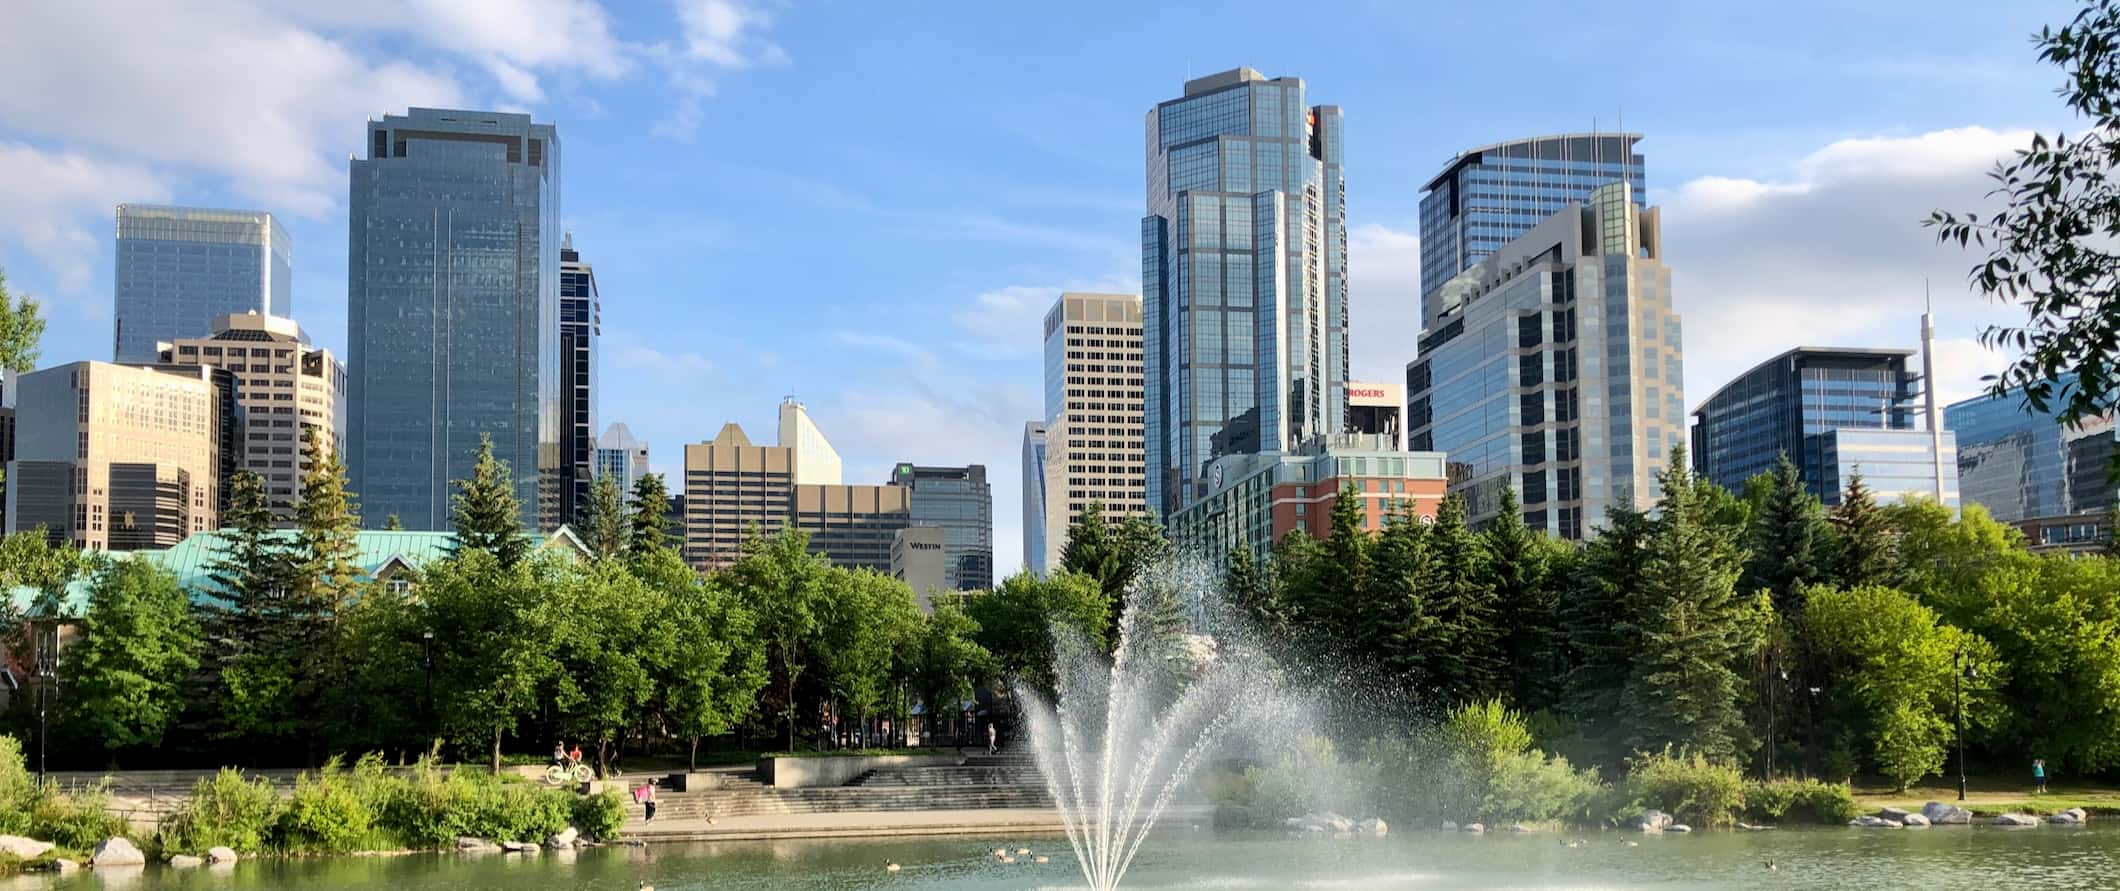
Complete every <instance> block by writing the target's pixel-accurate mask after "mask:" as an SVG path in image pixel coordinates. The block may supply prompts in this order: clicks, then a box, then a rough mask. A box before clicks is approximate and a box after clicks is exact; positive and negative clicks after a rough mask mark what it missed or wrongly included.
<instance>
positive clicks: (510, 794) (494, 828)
mask: <svg viewBox="0 0 2120 891" xmlns="http://www.w3.org/2000/svg"><path fill="white" fill-rule="evenodd" d="M450 786H451V790H450V791H451V795H450V798H451V801H450V809H449V815H450V820H449V825H450V827H451V832H450V835H451V836H452V837H453V836H458V835H473V836H477V837H479V838H490V839H494V840H497V841H541V840H543V839H544V838H545V837H546V836H549V835H551V834H553V833H555V832H558V831H560V830H562V829H565V828H567V820H568V819H569V818H570V817H572V816H573V808H572V804H571V799H572V797H573V795H572V793H569V792H565V791H560V790H553V789H543V788H539V787H537V786H533V785H530V784H527V783H504V782H497V781H494V780H492V779H490V778H485V777H476V778H474V777H471V776H469V775H466V774H455V775H452V776H451V777H450Z"/></svg>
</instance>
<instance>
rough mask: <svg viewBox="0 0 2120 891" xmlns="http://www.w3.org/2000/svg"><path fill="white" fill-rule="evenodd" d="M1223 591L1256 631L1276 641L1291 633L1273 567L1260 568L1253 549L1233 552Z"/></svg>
mask: <svg viewBox="0 0 2120 891" xmlns="http://www.w3.org/2000/svg"><path fill="white" fill-rule="evenodd" d="M1223 590H1225V591H1227V592H1228V595H1229V605H1230V606H1232V607H1235V608H1236V610H1237V613H1238V614H1239V615H1242V616H1243V617H1244V618H1245V619H1246V620H1247V621H1249V622H1251V625H1252V628H1253V629H1254V630H1256V631H1258V632H1260V633H1261V634H1264V635H1267V636H1269V637H1273V638H1280V637H1284V636H1286V634H1287V633H1288V614H1287V608H1286V606H1285V605H1284V604H1282V603H1281V592H1280V590H1279V586H1278V585H1276V584H1275V579H1274V577H1273V564H1272V563H1268V564H1267V565H1265V566H1260V565H1259V564H1258V563H1257V562H1256V561H1254V560H1252V558H1251V548H1250V547H1248V546H1246V545H1243V544H1239V545H1237V546H1236V547H1233V548H1230V549H1229V571H1228V574H1227V575H1226V576H1225V582H1224V584H1223Z"/></svg>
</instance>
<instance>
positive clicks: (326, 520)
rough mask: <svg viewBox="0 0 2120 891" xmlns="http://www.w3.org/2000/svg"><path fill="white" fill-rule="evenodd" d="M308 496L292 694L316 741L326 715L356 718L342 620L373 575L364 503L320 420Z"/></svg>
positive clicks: (310, 434) (310, 457) (308, 458)
mask: <svg viewBox="0 0 2120 891" xmlns="http://www.w3.org/2000/svg"><path fill="white" fill-rule="evenodd" d="M302 459H303V461H302V463H303V464H305V465H307V469H306V470H304V471H303V473H302V500H301V503H299V504H297V505H296V506H295V527H296V532H295V559H296V560H297V561H299V566H300V568H299V571H298V574H297V578H296V584H295V587H294V595H295V596H294V600H293V602H292V603H291V604H290V609H289V616H288V619H289V628H288V630H289V631H290V632H291V633H292V634H293V635H294V639H295V644H296V646H297V648H298V649H297V654H298V657H297V658H296V659H294V660H292V661H293V664H294V665H295V666H296V676H295V686H294V696H295V702H296V703H297V704H298V705H299V706H300V707H302V708H303V714H304V715H306V716H307V720H308V722H309V725H310V726H309V730H310V731H311V732H310V741H311V743H312V745H314V744H315V743H317V742H318V741H319V740H318V739H317V735H318V731H319V730H320V729H321V727H322V726H323V724H322V722H323V721H324V720H326V719H327V718H328V719H330V720H336V721H339V722H340V724H341V725H342V726H344V725H347V724H351V723H354V722H353V721H351V720H349V716H350V714H351V710H350V702H351V688H350V687H349V686H348V685H346V684H344V683H343V680H344V678H345V676H346V669H347V666H346V664H345V660H344V649H343V647H342V646H341V644H342V641H341V639H340V630H341V629H340V621H341V619H342V618H343V617H344V616H345V614H346V611H347V608H348V607H349V606H351V605H352V604H353V603H354V602H355V601H356V600H358V599H359V597H360V593H361V589H362V587H363V586H364V585H365V584H366V582H367V572H366V571H365V570H363V569H362V568H361V563H360V550H361V546H360V532H361V518H360V515H359V513H358V511H359V510H360V506H359V504H357V503H356V502H355V501H354V496H353V493H352V492H349V491H347V489H346V465H345V464H344V463H341V462H340V460H339V456H338V453H337V452H335V451H333V450H332V449H331V448H330V447H329V446H327V445H325V444H324V441H323V439H322V437H321V436H320V435H319V434H318V432H317V429H316V428H315V427H311V428H308V430H307V431H306V436H305V437H304V439H303V441H302Z"/></svg>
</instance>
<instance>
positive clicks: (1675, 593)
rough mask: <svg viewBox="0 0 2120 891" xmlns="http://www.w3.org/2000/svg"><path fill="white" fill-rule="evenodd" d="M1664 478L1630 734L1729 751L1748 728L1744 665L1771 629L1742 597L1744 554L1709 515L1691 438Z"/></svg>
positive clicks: (1660, 743) (1651, 543) (1635, 739)
mask: <svg viewBox="0 0 2120 891" xmlns="http://www.w3.org/2000/svg"><path fill="white" fill-rule="evenodd" d="M1658 480H1659V482H1660V483H1661V484H1662V488H1663V493H1664V494H1663V503H1662V504H1661V506H1660V509H1659V512H1658V516H1657V518H1656V521H1655V525H1654V529H1653V531H1652V532H1651V534H1650V536H1649V540H1648V553H1647V559H1646V560H1645V561H1644V563H1643V565H1642V574H1641V598H1642V606H1643V609H1642V610H1640V612H1639V613H1637V618H1638V619H1639V620H1641V621H1642V636H1641V650H1640V652H1639V653H1638V654H1637V655H1636V657H1635V660H1634V661H1635V669H1634V671H1633V673H1632V674H1631V675H1630V676H1629V677H1628V682H1627V684H1626V686H1625V687H1624V688H1623V690H1624V691H1625V699H1626V701H1625V702H1624V703H1623V706H1624V711H1623V714H1625V715H1626V723H1627V724H1628V726H1629V727H1630V732H1629V733H1628V734H1627V738H1626V739H1627V742H1628V744H1629V745H1630V746H1631V747H1633V748H1636V749H1642V750H1656V749H1661V748H1663V747H1664V746H1666V745H1675V746H1678V747H1679V748H1681V749H1684V750H1688V751H1693V752H1698V753H1701V754H1704V755H1707V756H1708V757H1711V758H1728V757H1731V756H1733V755H1735V754H1737V752H1738V749H1739V747H1740V744H1741V743H1742V742H1743V739H1742V737H1743V734H1744V713H1743V710H1742V708H1741V703H1740V702H1739V695H1740V692H1741V690H1742V685H1741V682H1740V680H1739V675H1738V668H1739V666H1741V665H1742V664H1743V663H1744V660H1745V659H1747V658H1748V657H1750V656H1751V655H1752V654H1753V653H1754V652H1755V651H1756V649H1757V646H1758V644H1759V642H1760V630H1761V629H1760V627H1759V626H1758V624H1757V618H1758V616H1757V615H1756V614H1755V613H1754V612H1753V607H1754V604H1753V603H1749V602H1747V601H1745V600H1743V599H1741V598H1739V597H1738V596H1737V591H1736V585H1737V575H1738V572H1739V569H1738V567H1740V566H1741V565H1742V561H1743V559H1744V554H1743V552H1742V551H1741V550H1740V549H1739V548H1738V547H1737V545H1736V542H1735V541H1734V540H1733V537H1732V535H1731V533H1730V532H1729V531H1728V530H1727V529H1724V528H1722V527H1721V526H1719V525H1718V524H1717V523H1716V522H1715V519H1714V518H1713V517H1712V516H1710V515H1709V509H1710V505H1709V502H1708V500H1707V499H1706V498H1704V497H1703V492H1702V491H1701V489H1700V487H1698V486H1696V485H1695V484H1694V480H1693V476H1692V473H1691V471H1689V470H1688V469H1687V465H1686V460H1685V448H1684V447H1683V446H1681V447H1677V448H1673V449H1672V450H1671V458H1670V463H1669V465H1668V466H1667V467H1666V468H1665V469H1664V472H1663V473H1662V474H1661V475H1660V476H1659V477H1658Z"/></svg>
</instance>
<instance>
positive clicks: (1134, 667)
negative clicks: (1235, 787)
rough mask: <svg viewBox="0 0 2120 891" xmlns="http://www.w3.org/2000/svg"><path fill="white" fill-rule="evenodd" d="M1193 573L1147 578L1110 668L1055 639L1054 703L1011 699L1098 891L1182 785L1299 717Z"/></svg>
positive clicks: (1273, 669) (1178, 568) (1058, 630)
mask: <svg viewBox="0 0 2120 891" xmlns="http://www.w3.org/2000/svg"><path fill="white" fill-rule="evenodd" d="M1212 578H1213V576H1212V574H1211V573H1209V572H1207V571H1206V570H1205V569H1204V567H1202V566H1201V565H1200V564H1198V563H1191V564H1186V565H1164V566H1159V567H1155V568H1153V569H1150V570H1146V571H1144V572H1143V573H1141V577H1140V578H1138V579H1137V580H1136V581H1135V584H1134V585H1133V587H1132V588H1131V589H1130V590H1129V591H1128V593H1127V597H1126V609H1125V611H1124V613H1123V615H1122V618H1121V619H1120V623H1119V640H1118V646H1117V649H1116V651H1115V652H1114V653H1113V656H1112V658H1111V660H1110V661H1109V662H1107V661H1106V659H1105V657H1104V654H1103V653H1102V652H1101V651H1099V650H1098V649H1097V648H1096V647H1093V646H1091V645H1089V643H1088V642H1087V641H1085V640H1084V639H1083V638H1082V636H1081V635H1079V634H1076V633H1073V632H1072V630H1071V629H1067V628H1064V627H1055V628H1054V630H1053V639H1054V653H1053V662H1054V676H1055V686H1056V689H1055V691H1054V692H1055V694H1056V695H1055V698H1054V700H1053V701H1051V702H1047V701H1046V700H1045V699H1044V697H1042V696H1040V695H1039V694H1038V693H1037V692H1036V691H1033V690H1028V689H1018V690H1017V691H1016V695H1017V697H1018V699H1019V701H1021V702H1022V703H1023V705H1024V711H1025V714H1026V715H1027V716H1028V718H1029V723H1030V731H1031V741H1032V745H1033V749H1034V752H1035V755H1036V759H1037V763H1038V768H1039V770H1040V772H1041V773H1043V774H1044V776H1045V784H1046V788H1047V790H1048V791H1050V792H1051V794H1052V797H1053V802H1054V805H1055V807H1056V808H1057V809H1058V810H1059V811H1060V817H1061V821H1062V823H1063V824H1065V826H1066V828H1067V838H1068V843H1069V844H1070V845H1072V846H1073V847H1074V851H1075V858H1076V860H1077V862H1079V863H1080V864H1081V866H1082V874H1083V877H1084V878H1086V879H1088V880H1089V886H1090V887H1091V888H1092V889H1095V891H1107V889H1111V888H1116V887H1118V884H1119V879H1120V877H1122V876H1124V875H1125V874H1126V869H1127V867H1128V866H1129V865H1131V864H1132V863H1133V860H1134V857H1135V855H1137V854H1139V853H1140V850H1141V846H1142V843H1143V842H1145V841H1146V840H1147V838H1148V834H1149V831H1150V830H1151V829H1152V828H1154V826H1155V823H1156V819H1157V818H1158V817H1160V816H1162V814H1163V812H1164V811H1165V809H1167V808H1168V807H1169V806H1170V804H1171V801H1172V800H1173V798H1175V797H1176V795H1177V793H1178V790H1179V788H1180V787H1181V786H1182V785H1183V784H1184V782H1185V780H1186V779H1187V777H1189V776H1190V775H1191V774H1192V772H1193V771H1194V770H1195V769H1196V768H1198V767H1199V766H1200V765H1201V764H1203V763H1205V762H1207V761H1208V760H1209V759H1211V758H1213V757H1215V755H1216V753H1217V752H1220V751H1222V750H1224V749H1225V748H1226V747H1227V746H1228V745H1229V744H1230V743H1231V742H1232V741H1235V740H1239V739H1242V740H1243V741H1246V742H1249V741H1251V738H1252V737H1254V736H1256V735H1258V733H1259V732H1260V730H1261V729H1262V728H1263V725H1264V724H1265V721H1266V719H1267V718H1268V717H1277V718H1278V717H1285V716H1287V715H1289V714H1291V713H1293V712H1295V711H1297V710H1299V707H1298V706H1297V704H1296V703H1295V702H1294V700H1293V697H1290V696H1288V695H1287V694H1286V692H1285V687H1284V686H1283V684H1282V681H1281V677H1280V672H1279V669H1278V667H1277V666H1276V664H1275V662H1274V660H1272V659H1271V658H1268V657H1267V656H1266V654H1264V653H1263V652H1261V651H1260V650H1259V649H1258V648H1257V647H1254V646H1252V645H1250V643H1249V642H1248V635H1246V634H1244V633H1243V632H1242V629H1241V628H1240V627H1239V623H1237V622H1236V621H1234V619H1233V616H1232V615H1231V613H1230V611H1229V610H1227V609H1226V608H1225V607H1224V606H1223V605H1222V603H1221V602H1220V599H1219V598H1218V597H1217V596H1216V595H1214V594H1213V593H1211V592H1213V590H1214V588H1215V586H1214V585H1213V584H1212V582H1211V580H1212Z"/></svg>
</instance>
